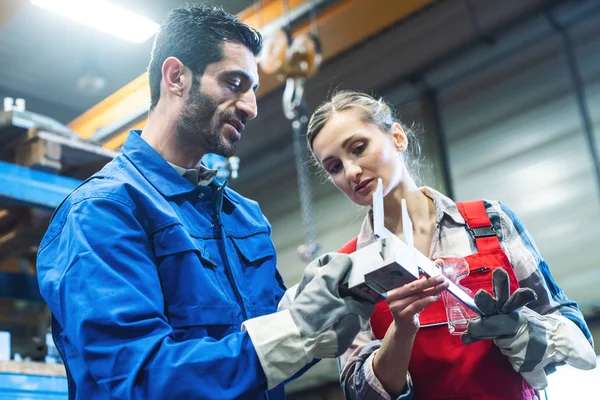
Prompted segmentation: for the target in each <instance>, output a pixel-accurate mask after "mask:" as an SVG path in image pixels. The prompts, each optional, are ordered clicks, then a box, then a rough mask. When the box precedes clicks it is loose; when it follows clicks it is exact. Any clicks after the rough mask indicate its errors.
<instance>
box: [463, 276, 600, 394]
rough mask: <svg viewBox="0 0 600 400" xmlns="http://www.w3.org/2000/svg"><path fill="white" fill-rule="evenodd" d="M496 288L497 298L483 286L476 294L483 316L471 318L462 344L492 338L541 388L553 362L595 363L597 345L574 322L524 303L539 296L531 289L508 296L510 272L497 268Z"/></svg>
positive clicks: (582, 365)
mask: <svg viewBox="0 0 600 400" xmlns="http://www.w3.org/2000/svg"><path fill="white" fill-rule="evenodd" d="M492 286H493V290H494V296H495V298H494V297H492V296H491V295H490V294H489V293H488V292H486V291H484V290H479V291H478V292H477V294H476V295H475V304H477V306H478V307H479V308H480V309H481V311H482V312H483V313H484V316H482V317H481V318H480V319H476V320H473V321H470V322H469V325H468V327H467V331H466V332H465V333H464V334H463V335H462V336H461V339H462V341H463V342H464V343H466V344H470V343H474V342H476V341H478V340H483V339H492V340H494V343H495V344H496V346H498V348H499V349H500V351H501V352H502V354H504V355H505V356H506V357H507V358H508V360H509V362H510V363H511V365H512V367H513V368H514V369H515V371H517V372H519V373H520V374H521V376H522V377H523V379H525V381H526V382H527V383H529V385H531V387H533V388H534V389H537V390H541V389H544V388H545V387H546V386H548V381H547V378H546V371H545V369H546V367H548V366H549V365H559V364H564V363H565V362H566V363H568V364H570V365H572V366H574V367H575V368H579V369H592V368H594V367H595V366H596V356H595V353H594V350H593V348H592V347H591V345H590V344H589V342H588V341H587V339H586V338H585V336H584V335H583V333H582V332H581V330H580V329H579V328H578V327H577V326H576V325H575V324H574V323H573V322H572V321H570V320H568V319H567V318H565V317H563V316H561V315H559V314H547V315H540V314H538V313H537V312H535V311H533V310H532V309H530V308H528V307H525V306H526V305H527V304H529V303H530V302H532V301H534V300H536V299H537V295H536V294H535V292H534V291H533V290H532V289H530V288H519V289H517V290H516V291H515V292H514V293H513V294H512V295H510V283H509V279H508V273H507V272H506V271H505V270H504V269H502V268H497V269H495V270H494V272H493V274H492Z"/></svg>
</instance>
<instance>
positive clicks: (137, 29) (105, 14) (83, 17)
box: [31, 0, 159, 43]
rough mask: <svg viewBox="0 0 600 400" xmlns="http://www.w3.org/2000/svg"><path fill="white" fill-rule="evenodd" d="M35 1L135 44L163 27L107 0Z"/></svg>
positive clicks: (55, 11)
mask: <svg viewBox="0 0 600 400" xmlns="http://www.w3.org/2000/svg"><path fill="white" fill-rule="evenodd" d="M31 3H32V4H34V5H36V6H39V7H41V8H44V9H46V10H49V11H52V12H54V13H57V14H59V15H62V16H63V17H66V18H69V19H72V20H74V21H77V22H79V23H82V24H84V25H87V26H89V27H92V28H94V29H97V30H99V31H102V32H104V33H108V34H109V35H112V36H115V37H118V38H120V39H124V40H127V41H130V42H133V43H142V42H144V41H146V40H148V39H149V38H150V37H152V36H153V35H154V34H155V33H156V32H158V28H159V25H158V24H157V23H156V22H154V21H152V20H150V19H148V18H145V17H142V16H141V15H138V14H136V13H134V12H131V11H128V10H125V9H123V8H120V7H117V6H115V5H113V4H111V3H108V2H106V1H103V0H88V1H80V0H31Z"/></svg>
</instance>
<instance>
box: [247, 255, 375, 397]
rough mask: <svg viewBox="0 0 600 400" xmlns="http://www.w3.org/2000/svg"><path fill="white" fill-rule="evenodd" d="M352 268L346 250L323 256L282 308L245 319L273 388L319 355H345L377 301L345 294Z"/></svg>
mask: <svg viewBox="0 0 600 400" xmlns="http://www.w3.org/2000/svg"><path fill="white" fill-rule="evenodd" d="M351 267H352V261H351V259H350V257H349V256H348V255H346V254H335V253H330V254H326V255H323V256H321V257H319V258H318V259H316V260H315V261H313V262H312V263H311V264H309V265H308V267H307V268H306V270H305V272H304V274H303V276H302V279H301V281H300V284H299V285H298V286H297V288H296V289H295V293H296V295H295V298H292V297H293V296H291V295H290V293H289V292H291V291H292V290H288V293H287V294H286V296H285V297H284V299H283V300H282V303H281V304H280V306H279V311H278V312H277V313H275V314H270V315H265V316H263V317H258V318H253V319H249V320H247V321H245V322H244V323H243V329H246V330H247V331H248V333H249V335H250V338H251V339H252V343H253V345H254V348H255V349H256V352H257V354H258V357H259V359H260V362H261V365H262V367H263V370H264V371H265V375H266V376H267V382H268V385H269V388H272V387H274V386H276V385H277V384H279V383H281V382H283V381H284V380H286V379H288V378H289V377H291V376H292V375H293V374H295V373H296V372H297V371H299V370H300V369H301V368H302V367H303V366H305V365H306V364H308V363H310V362H311V361H312V360H313V359H315V358H331V357H337V356H339V355H341V354H342V353H343V352H344V351H345V350H346V349H347V348H348V347H349V346H350V345H351V344H352V341H353V340H354V337H355V336H356V334H357V333H358V332H359V330H360V328H361V322H362V320H364V321H366V320H368V319H369V318H370V316H371V314H372V313H373V309H374V304H371V303H368V302H365V301H361V300H357V299H355V298H353V297H350V296H347V297H342V296H340V293H339V286H340V283H342V282H343V281H344V278H345V277H346V275H347V274H348V272H349V270H350V268H351ZM361 318H362V320H361Z"/></svg>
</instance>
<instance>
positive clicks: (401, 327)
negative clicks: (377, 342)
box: [386, 261, 449, 334]
mask: <svg viewBox="0 0 600 400" xmlns="http://www.w3.org/2000/svg"><path fill="white" fill-rule="evenodd" d="M436 262H438V261H436ZM448 285H449V283H448V280H447V279H446V278H444V277H443V276H442V275H439V276H434V277H431V278H425V277H423V278H421V279H419V280H416V281H414V282H411V283H408V284H406V285H404V286H401V287H399V288H396V289H394V290H390V291H389V292H388V293H387V299H386V301H387V303H388V306H389V308H390V312H391V313H392V316H393V317H394V325H395V329H396V331H403V332H404V333H408V334H411V333H415V332H416V331H417V330H418V329H419V313H420V312H421V311H423V309H424V308H425V307H427V306H429V305H431V304H433V303H435V302H436V301H437V300H438V299H439V298H440V294H441V293H442V292H443V291H444V290H446V289H448Z"/></svg>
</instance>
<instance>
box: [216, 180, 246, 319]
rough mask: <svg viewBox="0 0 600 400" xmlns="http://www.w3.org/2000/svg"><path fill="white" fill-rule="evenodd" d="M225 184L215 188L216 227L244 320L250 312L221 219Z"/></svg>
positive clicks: (229, 278)
mask: <svg viewBox="0 0 600 400" xmlns="http://www.w3.org/2000/svg"><path fill="white" fill-rule="evenodd" d="M224 186H225V185H224V184H223V185H222V186H220V187H218V188H216V190H215V189H213V199H214V202H215V211H216V216H215V219H216V227H217V228H218V229H219V234H220V235H219V236H220V239H221V245H220V246H219V247H220V249H221V259H222V260H223V262H224V263H225V276H227V280H228V281H229V284H230V285H231V288H232V289H233V293H234V294H235V298H236V300H237V302H238V304H239V305H240V308H241V309H242V316H243V317H244V321H245V320H247V319H248V312H247V311H246V305H245V304H244V299H242V295H241V293H240V291H239V289H238V285H237V283H236V281H235V278H234V277H233V271H232V269H231V264H230V263H229V257H228V256H227V254H229V252H228V251H227V235H226V234H225V229H224V228H223V223H222V221H221V205H222V203H223V192H224V189H223V188H224Z"/></svg>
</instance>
